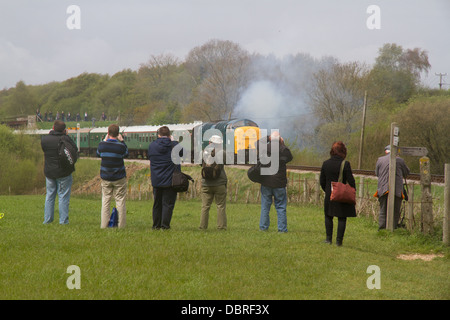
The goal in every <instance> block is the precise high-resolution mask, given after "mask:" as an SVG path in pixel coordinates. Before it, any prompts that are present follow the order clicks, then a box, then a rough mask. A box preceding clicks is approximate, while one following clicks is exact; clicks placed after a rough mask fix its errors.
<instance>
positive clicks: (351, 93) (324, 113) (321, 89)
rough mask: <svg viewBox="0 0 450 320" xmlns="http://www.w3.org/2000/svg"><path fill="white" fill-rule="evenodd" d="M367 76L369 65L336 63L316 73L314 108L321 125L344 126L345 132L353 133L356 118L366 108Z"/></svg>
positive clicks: (312, 103)
mask: <svg viewBox="0 0 450 320" xmlns="http://www.w3.org/2000/svg"><path fill="white" fill-rule="evenodd" d="M367 74H368V70H367V68H366V66H364V65H362V64H360V63H358V62H350V63H344V64H342V63H339V62H337V63H335V64H333V65H332V67H331V68H330V69H322V70H320V71H319V72H317V73H315V74H314V81H315V87H314V89H313V91H312V93H311V95H310V98H311V106H312V111H313V113H314V114H315V115H316V117H317V118H318V119H320V124H321V125H322V124H325V123H342V124H343V125H344V127H345V131H346V132H348V133H350V132H352V131H353V130H354V128H353V127H352V123H353V120H354V117H355V116H356V115H357V114H359V113H360V112H361V110H362V107H363V99H364V90H365V89H366V78H367Z"/></svg>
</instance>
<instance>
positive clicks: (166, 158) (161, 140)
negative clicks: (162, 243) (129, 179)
mask: <svg viewBox="0 0 450 320" xmlns="http://www.w3.org/2000/svg"><path fill="white" fill-rule="evenodd" d="M177 144H178V142H177V141H173V138H172V136H171V135H170V130H169V128H168V127H166V126H163V127H161V128H159V129H158V139H156V140H155V141H153V142H152V143H150V145H149V146H148V159H149V160H150V176H151V182H152V186H153V199H154V202H153V211H152V216H153V227H152V228H153V229H154V230H159V229H170V222H171V220H172V214H173V209H174V208H175V202H176V200H177V192H176V191H175V190H174V189H173V188H172V176H173V172H174V171H175V170H177V171H181V166H180V165H176V164H175V163H174V162H173V161H172V156H171V155H172V149H173V148H174V147H175V146H176V145H177Z"/></svg>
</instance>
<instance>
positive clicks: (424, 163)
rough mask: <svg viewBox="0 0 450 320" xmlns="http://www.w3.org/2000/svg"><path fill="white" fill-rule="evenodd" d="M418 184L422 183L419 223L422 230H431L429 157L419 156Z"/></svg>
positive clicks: (429, 231) (428, 232)
mask: <svg viewBox="0 0 450 320" xmlns="http://www.w3.org/2000/svg"><path fill="white" fill-rule="evenodd" d="M420 184H421V185H422V201H421V215H420V216H421V218H420V219H421V224H422V232H423V233H424V234H430V233H431V232H432V231H433V199H432V197H431V172H430V158H428V157H422V158H420Z"/></svg>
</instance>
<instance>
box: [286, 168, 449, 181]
mask: <svg viewBox="0 0 450 320" xmlns="http://www.w3.org/2000/svg"><path fill="white" fill-rule="evenodd" d="M287 169H288V170H301V171H310V172H320V167H310V166H287ZM352 171H353V174H354V175H361V176H373V177H375V170H361V169H352ZM406 179H407V180H414V181H420V174H419V173H411V174H409V175H408V176H407V177H406ZM444 180H445V179H444V176H443V175H431V182H433V183H444Z"/></svg>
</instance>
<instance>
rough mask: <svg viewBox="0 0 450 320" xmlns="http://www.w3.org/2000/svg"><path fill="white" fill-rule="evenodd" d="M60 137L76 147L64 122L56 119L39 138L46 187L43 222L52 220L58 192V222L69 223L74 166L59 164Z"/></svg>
mask: <svg viewBox="0 0 450 320" xmlns="http://www.w3.org/2000/svg"><path fill="white" fill-rule="evenodd" d="M61 139H64V140H65V141H66V142H68V143H70V144H72V145H73V147H74V148H75V149H76V148H77V146H76V145H75V143H74V142H73V141H72V139H71V138H70V137H69V136H68V135H67V130H66V124H65V123H64V122H63V121H61V120H56V121H55V122H54V123H53V129H52V130H51V131H50V132H49V134H48V135H46V136H43V137H42V139H41V147H42V150H43V151H44V157H45V164H44V174H45V180H46V188H47V196H46V197H45V213H44V224H47V223H51V222H53V218H54V209H55V198H56V194H58V198H59V223H60V224H68V223H69V202H70V192H71V189H72V172H74V171H75V166H71V167H68V168H67V167H63V166H62V165H61V161H60V157H59V148H58V146H59V141H60V140H61Z"/></svg>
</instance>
